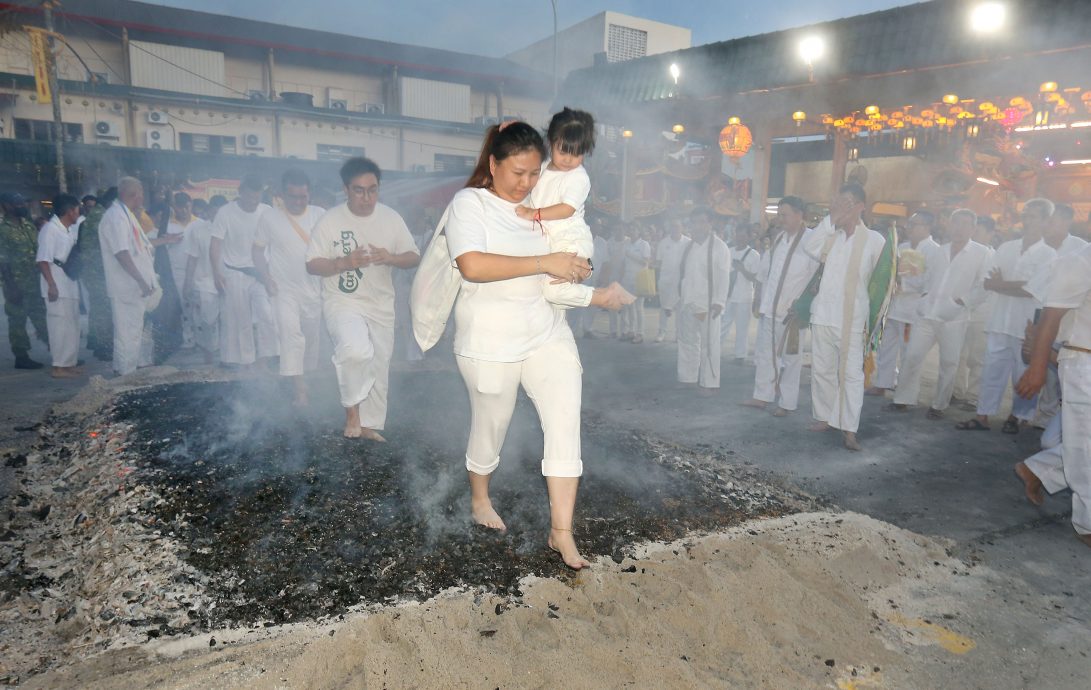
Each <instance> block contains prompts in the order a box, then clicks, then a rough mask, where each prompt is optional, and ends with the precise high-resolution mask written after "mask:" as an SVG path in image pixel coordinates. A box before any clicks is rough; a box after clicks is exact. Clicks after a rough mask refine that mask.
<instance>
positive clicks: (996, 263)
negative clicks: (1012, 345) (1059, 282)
mask: <svg viewBox="0 0 1091 690" xmlns="http://www.w3.org/2000/svg"><path fill="white" fill-rule="evenodd" d="M1056 256H1057V253H1056V252H1055V251H1053V247H1050V246H1049V245H1048V244H1046V243H1045V242H1044V241H1042V240H1038V241H1037V242H1035V243H1034V244H1033V245H1031V246H1030V247H1027V250H1026V251H1023V240H1011V241H1009V242H1005V243H1004V244H1002V245H1000V248H999V249H997V250H996V253H995V254H994V255H993V262H992V265H991V266H990V268H989V270H988V271H986V275H988V273H989V272H991V271H992V268H993V267H995V268H999V269H1000V279H1001V280H1013V281H1024V282H1028V287H1032V288H1033V286H1032V285H1029V281H1031V280H1032V279H1033V278H1034V276H1035V275H1036V274H1037V273H1038V272H1039V271H1041V270H1042V269H1044V268H1045V267H1047V266H1049V264H1050V263H1052V261H1053V259H1054V257H1056ZM1040 306H1041V303H1040V302H1039V301H1038V300H1036V299H1034V298H1033V297H1012V296H1010V295H1001V294H997V296H996V304H995V306H994V307H993V312H992V314H991V315H990V316H989V321H988V323H986V324H985V332H986V333H998V334H1004V335H1010V336H1011V337H1013V338H1018V339H1019V340H1022V339H1023V337H1024V336H1025V335H1026V327H1027V321H1030V320H1031V319H1033V318H1034V310H1035V309H1037V308H1038V307H1040Z"/></svg>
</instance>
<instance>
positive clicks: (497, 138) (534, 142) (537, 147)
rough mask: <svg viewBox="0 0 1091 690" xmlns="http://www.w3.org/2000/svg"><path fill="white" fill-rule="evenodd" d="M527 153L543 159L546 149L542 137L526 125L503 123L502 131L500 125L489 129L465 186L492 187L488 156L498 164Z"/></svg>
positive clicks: (522, 123) (521, 123)
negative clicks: (535, 153)
mask: <svg viewBox="0 0 1091 690" xmlns="http://www.w3.org/2000/svg"><path fill="white" fill-rule="evenodd" d="M527 151H537V152H538V155H539V156H540V157H541V158H542V159H543V160H544V159H545V155H546V149H545V142H544V141H542V135H541V134H539V133H538V130H536V129H534V128H533V127H531V126H530V125H528V124H527V123H525V122H518V121H516V122H505V123H504V128H503V129H500V125H493V126H492V127H489V129H488V131H487V132H486V133H485V142H484V143H483V144H482V145H481V154H480V155H479V156H478V157H477V166H476V167H474V171H473V172H472V173H470V178H469V179H468V180H466V186H467V187H477V188H479V189H487V188H489V187H491V186H492V171H491V170H490V169H489V156H492V157H493V158H495V159H496V161H497V162H498V163H499V162H500V161H502V160H504V159H506V158H507V157H509V156H515V155H518V154H520V153H525V152H527Z"/></svg>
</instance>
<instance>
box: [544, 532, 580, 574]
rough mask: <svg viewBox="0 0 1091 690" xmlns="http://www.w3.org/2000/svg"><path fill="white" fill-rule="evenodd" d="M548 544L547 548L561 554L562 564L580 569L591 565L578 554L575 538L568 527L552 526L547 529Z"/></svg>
mask: <svg viewBox="0 0 1091 690" xmlns="http://www.w3.org/2000/svg"><path fill="white" fill-rule="evenodd" d="M548 544H549V548H551V549H553V550H554V551H556V552H557V553H559V554H561V559H562V560H564V564H565V565H567V566H568V567H569V568H572V569H573V570H582V569H583V568H586V567H588V566H590V565H591V562H590V561H588V560H587V559H586V558H584V557H583V556H581V555H580V550H579V549H578V548H576V540H575V538H573V536H572V530H570V529H557V528H555V527H554V528H553V529H551V530H549V541H548Z"/></svg>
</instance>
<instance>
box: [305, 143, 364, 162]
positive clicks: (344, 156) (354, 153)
mask: <svg viewBox="0 0 1091 690" xmlns="http://www.w3.org/2000/svg"><path fill="white" fill-rule="evenodd" d="M316 154H317V157H318V160H320V161H328V162H331V163H341V162H344V161H347V160H348V159H350V158H363V156H364V147H363V146H341V145H338V144H318V148H317V151H316Z"/></svg>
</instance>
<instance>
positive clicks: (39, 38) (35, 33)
mask: <svg viewBox="0 0 1091 690" xmlns="http://www.w3.org/2000/svg"><path fill="white" fill-rule="evenodd" d="M27 34H28V35H29V36H30V55H31V57H32V58H33V60H34V86H35V88H36V89H37V91H38V102H39V103H44V104H49V103H52V102H53V93H52V92H51V91H50V90H49V67H50V62H49V59H50V55H49V44H48V42H47V41H46V35H45V32H44V31H42V30H41V29H35V28H33V27H29V26H28V27H27Z"/></svg>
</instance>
